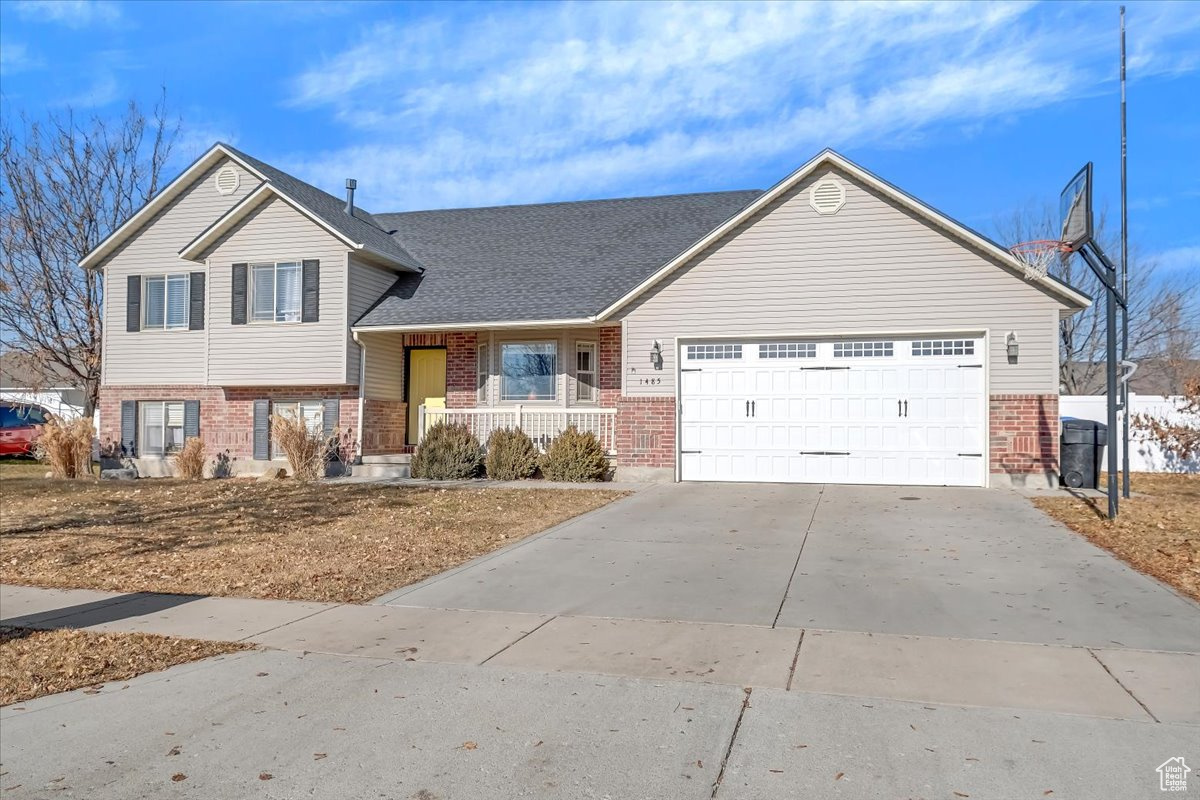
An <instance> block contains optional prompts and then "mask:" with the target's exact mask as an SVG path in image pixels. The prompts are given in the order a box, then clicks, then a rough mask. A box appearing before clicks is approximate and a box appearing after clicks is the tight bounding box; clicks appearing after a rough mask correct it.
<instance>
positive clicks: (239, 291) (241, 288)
mask: <svg viewBox="0 0 1200 800" xmlns="http://www.w3.org/2000/svg"><path fill="white" fill-rule="evenodd" d="M246 271H247V270H246V265H245V264H234V265H233V292H232V294H233V308H232V314H231V317H230V322H232V323H233V324H234V325H245V324H246Z"/></svg>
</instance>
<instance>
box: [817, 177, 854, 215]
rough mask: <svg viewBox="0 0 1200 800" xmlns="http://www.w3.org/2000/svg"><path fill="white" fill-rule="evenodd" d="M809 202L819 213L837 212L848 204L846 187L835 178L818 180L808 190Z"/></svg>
mask: <svg viewBox="0 0 1200 800" xmlns="http://www.w3.org/2000/svg"><path fill="white" fill-rule="evenodd" d="M808 204H809V205H810V206H812V207H813V210H814V211H816V212H817V213H818V214H836V213H837V212H838V211H839V210H840V209H841V207H842V206H844V205H846V187H844V186H842V184H841V183H840V182H839V181H835V180H834V179H833V178H825V179H824V180H820V181H817V182H816V183H814V184H813V185H812V188H811V189H809V190H808Z"/></svg>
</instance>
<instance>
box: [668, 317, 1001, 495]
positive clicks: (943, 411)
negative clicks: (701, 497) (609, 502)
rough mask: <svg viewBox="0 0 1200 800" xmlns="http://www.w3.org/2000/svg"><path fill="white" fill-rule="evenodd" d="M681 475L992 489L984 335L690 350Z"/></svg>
mask: <svg viewBox="0 0 1200 800" xmlns="http://www.w3.org/2000/svg"><path fill="white" fill-rule="evenodd" d="M680 351H681V352H680V365H681V375H680V378H681V382H680V404H681V409H680V423H679V425H680V429H679V434H680V435H679V441H680V469H681V477H682V478H683V480H696V481H768V482H779V483H892V484H919V485H933V486H983V485H984V483H985V478H986V467H987V445H986V442H985V441H984V419H985V417H984V414H985V413H986V404H985V393H984V361H983V340H982V339H978V338H962V337H943V338H925V339H910V338H896V339H892V338H883V337H880V338H878V339H873V340H870V341H866V340H849V339H848V340H822V341H804V340H787V341H785V340H775V341H754V342H750V341H746V342H696V343H688V344H683V345H681V347H680Z"/></svg>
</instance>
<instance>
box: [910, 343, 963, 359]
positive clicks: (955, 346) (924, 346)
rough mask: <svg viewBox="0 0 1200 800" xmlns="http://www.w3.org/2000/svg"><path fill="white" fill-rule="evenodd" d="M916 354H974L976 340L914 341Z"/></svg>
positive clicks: (913, 350) (914, 352)
mask: <svg viewBox="0 0 1200 800" xmlns="http://www.w3.org/2000/svg"><path fill="white" fill-rule="evenodd" d="M912 354H913V355H914V356H973V355H975V342H974V341H973V340H971V339H933V340H929V339H927V340H924V341H917V342H913V343H912Z"/></svg>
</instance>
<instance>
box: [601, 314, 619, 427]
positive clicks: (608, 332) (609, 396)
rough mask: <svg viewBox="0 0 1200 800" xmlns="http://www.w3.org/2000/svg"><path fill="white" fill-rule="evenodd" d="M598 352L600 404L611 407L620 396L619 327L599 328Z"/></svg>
mask: <svg viewBox="0 0 1200 800" xmlns="http://www.w3.org/2000/svg"><path fill="white" fill-rule="evenodd" d="M597 343H598V347H599V348H600V353H599V355H598V356H597V358H598V359H599V361H600V365H599V366H600V374H599V376H598V380H599V381H600V405H601V406H602V407H604V408H613V407H614V406H616V404H617V398H618V397H620V396H621V328H620V326H613V327H609V328H601V329H600V335H599V336H598V337H597Z"/></svg>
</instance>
